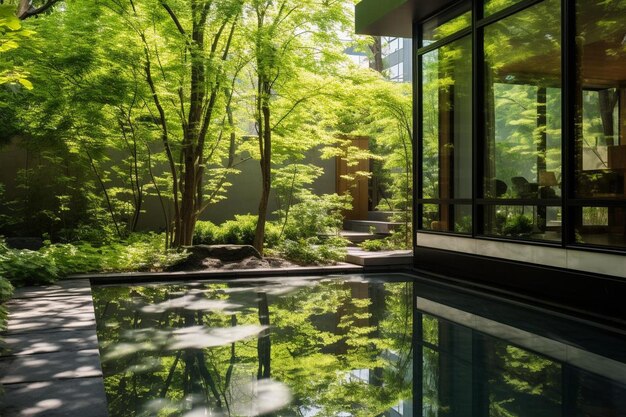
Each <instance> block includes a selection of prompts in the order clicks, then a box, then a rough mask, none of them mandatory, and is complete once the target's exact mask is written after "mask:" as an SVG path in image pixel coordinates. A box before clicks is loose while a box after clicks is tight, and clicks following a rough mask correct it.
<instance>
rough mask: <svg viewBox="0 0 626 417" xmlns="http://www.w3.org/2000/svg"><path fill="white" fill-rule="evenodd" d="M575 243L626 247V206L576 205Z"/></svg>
mask: <svg viewBox="0 0 626 417" xmlns="http://www.w3.org/2000/svg"><path fill="white" fill-rule="evenodd" d="M575 218H576V243H578V244H583V245H594V246H613V247H621V248H626V207H577V208H576V209H575Z"/></svg>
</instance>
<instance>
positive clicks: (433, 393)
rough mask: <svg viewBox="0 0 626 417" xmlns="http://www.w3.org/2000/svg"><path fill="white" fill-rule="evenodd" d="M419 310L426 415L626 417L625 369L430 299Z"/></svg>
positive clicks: (605, 360)
mask: <svg viewBox="0 0 626 417" xmlns="http://www.w3.org/2000/svg"><path fill="white" fill-rule="evenodd" d="M417 306H418V309H419V311H420V312H419V313H418V316H420V317H421V326H420V327H421V329H422V331H421V335H418V336H417V337H418V343H419V346H418V354H419V352H421V355H420V356H421V362H422V363H421V367H418V368H417V369H422V375H421V376H420V375H417V374H416V375H415V378H416V380H417V379H421V381H422V393H423V396H422V397H421V409H422V416H424V417H435V416H444V415H446V416H455V417H459V416H467V417H471V416H487V415H492V416H493V415H502V416H505V415H506V416H508V415H516V416H533V417H539V416H563V417H565V416H574V415H581V416H582V415H585V416H621V415H624V413H626V364H624V363H622V362H620V361H617V360H614V359H610V358H607V357H604V356H601V355H598V354H595V353H591V352H589V351H586V350H583V349H581V348H579V347H577V346H573V345H571V344H566V343H563V342H561V341H557V340H553V339H551V338H548V337H545V336H542V335H539V334H534V333H531V332H529V331H525V330H522V329H519V328H517V327H515V326H512V325H508V324H504V323H502V322H500V321H499V320H493V319H490V318H485V317H481V316H477V315H474V314H471V313H468V312H466V311H462V310H459V309H456V308H453V307H449V306H447V305H443V304H440V303H437V302H433V301H431V300H427V299H424V298H418V301H417ZM481 308H482V307H481ZM482 311H483V312H486V311H487V309H485V308H482ZM535 326H536V327H538V328H541V327H542V325H541V324H539V325H537V324H535ZM567 326H572V324H571V323H570V324H569V325H565V327H567ZM574 329H575V326H573V327H571V328H570V329H569V330H570V331H572V330H574ZM581 330H582V331H580V334H579V335H578V336H579V337H582V334H584V329H581ZM551 331H552V332H553V335H554V336H556V335H558V334H559V331H558V330H557V331H555V330H554V329H552V330H551ZM611 342H612V341H608V342H607V343H608V346H611ZM607 349H611V348H610V347H607ZM613 350H614V351H619V350H620V348H619V346H613ZM620 354H621V355H622V356H623V352H619V353H618V355H620Z"/></svg>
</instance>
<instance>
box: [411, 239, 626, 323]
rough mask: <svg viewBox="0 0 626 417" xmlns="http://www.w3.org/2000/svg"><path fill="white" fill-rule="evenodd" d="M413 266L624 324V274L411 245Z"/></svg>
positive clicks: (443, 278) (462, 283)
mask: <svg viewBox="0 0 626 417" xmlns="http://www.w3.org/2000/svg"><path fill="white" fill-rule="evenodd" d="M414 267H415V270H414V271H415V272H416V273H424V274H428V275H430V276H433V277H436V279H437V280H439V281H441V282H448V283H452V284H454V285H457V286H461V287H466V288H475V289H476V290H478V291H482V292H487V293H489V292H491V293H493V294H499V295H500V296H502V297H505V298H509V299H513V300H520V301H522V302H525V303H530V304H535V305H542V306H545V307H546V308H548V309H551V310H554V311H559V312H562V313H563V314H567V315H572V316H575V317H579V318H581V319H584V320H589V321H592V322H598V323H601V324H605V325H607V326H609V327H614V328H619V329H626V303H625V302H624V300H626V280H624V279H620V278H617V277H611V276H607V275H600V274H593V273H585V272H580V271H572V270H568V269H562V268H555V267H548V266H541V265H535V264H529V263H523V262H516V261H510V260H505V259H499V258H489V257H485V256H478V255H471V254H465V253H459V252H452V251H447V250H441V249H432V248H423V247H418V248H416V249H415V266H414Z"/></svg>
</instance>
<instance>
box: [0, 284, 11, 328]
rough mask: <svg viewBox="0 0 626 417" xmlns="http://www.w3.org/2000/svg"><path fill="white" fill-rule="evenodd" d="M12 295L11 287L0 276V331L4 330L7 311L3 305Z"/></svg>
mask: <svg viewBox="0 0 626 417" xmlns="http://www.w3.org/2000/svg"><path fill="white" fill-rule="evenodd" d="M12 295H13V285H11V283H10V282H9V280H8V279H6V278H3V277H2V276H1V275H0V331H3V330H5V329H6V321H7V310H6V307H4V305H3V304H4V303H5V302H6V301H8V300H9V299H10V298H11V296H12Z"/></svg>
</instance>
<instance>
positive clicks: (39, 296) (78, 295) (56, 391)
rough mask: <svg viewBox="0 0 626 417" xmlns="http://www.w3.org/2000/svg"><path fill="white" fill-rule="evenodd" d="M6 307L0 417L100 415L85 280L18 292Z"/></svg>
mask: <svg viewBox="0 0 626 417" xmlns="http://www.w3.org/2000/svg"><path fill="white" fill-rule="evenodd" d="M7 307H8V309H9V321H8V327H7V328H8V329H9V330H8V331H7V332H5V333H3V335H2V336H3V338H4V341H5V344H6V346H5V349H2V350H0V384H1V385H2V389H4V396H2V395H0V416H2V417H17V416H19V417H23V416H24V417H25V416H40V417H43V416H45V417H61V416H64V417H65V416H76V417H106V416H107V415H108V413H107V404H106V396H105V393H104V384H103V380H102V369H101V367H100V355H99V352H98V340H97V337H96V320H95V315H94V309H93V300H92V298H91V287H90V285H89V281H88V280H68V281H60V282H59V283H58V284H56V285H52V286H46V287H30V288H22V289H19V290H17V291H16V293H15V296H14V298H13V299H12V300H11V301H9V302H8V303H7Z"/></svg>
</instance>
